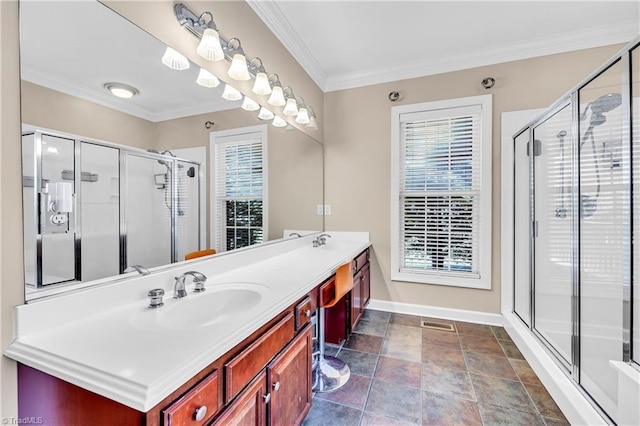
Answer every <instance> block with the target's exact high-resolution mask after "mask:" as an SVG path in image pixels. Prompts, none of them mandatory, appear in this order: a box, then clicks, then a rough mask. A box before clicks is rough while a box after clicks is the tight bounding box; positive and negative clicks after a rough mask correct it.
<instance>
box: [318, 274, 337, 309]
mask: <svg viewBox="0 0 640 426" xmlns="http://www.w3.org/2000/svg"><path fill="white" fill-rule="evenodd" d="M335 298H336V279H335V277H334V278H331V279H330V280H329V281H327V282H326V283H324V284H322V285H321V286H320V296H319V300H318V306H325V305H326V304H327V303H329V302H331V301H333V299H335Z"/></svg>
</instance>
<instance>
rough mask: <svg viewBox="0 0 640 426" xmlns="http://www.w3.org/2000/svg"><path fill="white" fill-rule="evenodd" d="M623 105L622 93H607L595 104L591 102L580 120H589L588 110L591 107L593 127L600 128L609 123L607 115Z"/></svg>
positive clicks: (591, 123)
mask: <svg viewBox="0 0 640 426" xmlns="http://www.w3.org/2000/svg"><path fill="white" fill-rule="evenodd" d="M621 104H622V95H620V93H607V94H606V95H602V96H600V97H599V98H598V99H596V100H595V101H593V102H590V103H589V104H588V105H587V107H586V108H585V110H584V112H583V113H582V114H581V115H580V120H584V119H586V118H587V110H588V109H589V107H591V120H590V123H589V124H590V125H591V126H599V125H601V124H603V123H605V122H606V121H607V117H606V116H605V114H606V113H608V112H610V111H613V110H614V109H616V108H618V107H619V106H620V105H621Z"/></svg>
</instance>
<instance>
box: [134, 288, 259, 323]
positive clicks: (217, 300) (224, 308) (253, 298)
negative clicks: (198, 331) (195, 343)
mask: <svg viewBox="0 0 640 426" xmlns="http://www.w3.org/2000/svg"><path fill="white" fill-rule="evenodd" d="M270 291H271V289H269V288H268V287H265V286H263V285H260V284H255V283H225V284H211V285H209V286H206V290H205V291H204V292H203V293H193V292H189V294H188V295H187V296H186V297H184V298H182V299H173V298H171V296H169V297H168V298H166V299H165V305H164V306H162V307H160V308H157V309H145V310H144V311H138V312H136V313H135V314H134V315H133V316H132V323H133V325H135V326H137V327H140V328H145V329H146V328H149V329H153V328H163V329H190V328H199V327H209V326H213V325H219V324H223V323H225V324H226V323H229V322H231V321H233V320H234V318H237V317H239V316H241V315H242V314H244V313H246V312H247V311H249V310H251V309H253V308H255V307H257V306H258V305H259V304H260V303H261V302H262V301H263V300H264V298H265V296H266V295H267V294H268V293H269V292H270Z"/></svg>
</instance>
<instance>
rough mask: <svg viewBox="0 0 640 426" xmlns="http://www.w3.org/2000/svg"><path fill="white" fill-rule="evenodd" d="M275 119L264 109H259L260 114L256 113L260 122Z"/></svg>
mask: <svg viewBox="0 0 640 426" xmlns="http://www.w3.org/2000/svg"><path fill="white" fill-rule="evenodd" d="M273 117H275V116H274V115H273V113H272V112H271V111H269V110H268V109H266V108H265V107H262V108H260V112H259V113H258V118H259V119H260V120H271V119H273Z"/></svg>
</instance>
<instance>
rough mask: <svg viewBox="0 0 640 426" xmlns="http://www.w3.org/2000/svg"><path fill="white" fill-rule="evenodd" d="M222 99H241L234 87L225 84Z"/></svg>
mask: <svg viewBox="0 0 640 426" xmlns="http://www.w3.org/2000/svg"><path fill="white" fill-rule="evenodd" d="M222 97H223V98H224V99H226V100H228V101H239V100H240V99H242V94H241V93H240V92H239V91H238V89H236V88H235V87H233V86H230V85H228V84H225V86H224V91H223V92H222Z"/></svg>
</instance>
